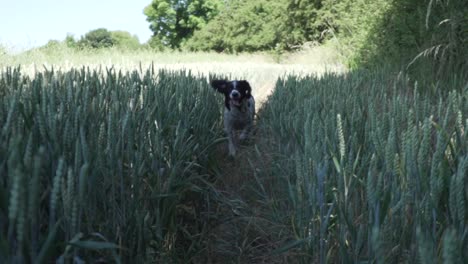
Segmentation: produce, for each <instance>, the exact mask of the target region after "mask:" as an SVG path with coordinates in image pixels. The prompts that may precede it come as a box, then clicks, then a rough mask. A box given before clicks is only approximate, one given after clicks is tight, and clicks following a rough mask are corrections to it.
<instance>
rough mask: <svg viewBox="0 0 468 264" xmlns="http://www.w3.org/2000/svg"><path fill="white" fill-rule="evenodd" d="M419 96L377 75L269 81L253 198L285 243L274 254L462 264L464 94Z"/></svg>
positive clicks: (467, 238) (453, 89)
mask: <svg viewBox="0 0 468 264" xmlns="http://www.w3.org/2000/svg"><path fill="white" fill-rule="evenodd" d="M417 85H418V84H417V83H411V82H409V81H408V79H407V78H406V77H405V76H403V75H401V76H399V77H398V78H393V77H392V76H390V75H389V74H387V73H385V72H384V71H383V70H382V71H380V72H377V71H376V72H353V73H349V74H345V75H337V74H334V73H330V74H327V75H325V76H323V77H322V78H320V77H314V76H310V77H308V78H305V79H298V78H297V77H295V76H288V77H287V78H284V79H280V80H278V82H277V85H276V90H275V92H274V93H273V94H272V96H271V97H269V100H268V101H267V103H266V104H265V106H264V108H263V110H262V112H261V113H259V116H260V117H261V119H260V121H259V126H260V131H261V133H262V137H264V138H267V139H268V140H267V144H266V145H267V147H265V149H268V152H269V153H273V154H271V156H272V161H271V168H270V169H267V170H266V171H264V172H263V179H268V181H265V180H264V181H262V182H259V184H260V185H261V186H260V187H261V188H262V189H270V190H271V191H270V192H269V193H267V194H264V195H263V196H261V197H259V199H265V200H267V201H274V202H270V204H272V208H271V211H272V212H275V217H274V219H277V221H278V219H282V220H281V221H283V223H284V224H285V225H288V226H289V228H290V232H291V233H290V234H291V236H290V242H289V243H285V244H283V246H282V247H279V248H278V249H277V250H276V251H275V253H276V254H283V253H286V252H288V253H289V254H286V255H287V256H290V257H291V259H290V260H291V261H293V260H295V261H297V260H298V259H299V260H300V262H301V263H310V262H313V263H359V262H372V263H374V262H375V263H400V262H409V263H418V262H419V263H439V262H444V263H463V261H464V262H466V260H467V259H468V255H467V252H468V247H467V245H468V229H467V228H468V227H467V219H468V218H467V216H468V215H467V195H468V191H467V190H468V187H467V184H468V183H467V182H466V181H467V177H466V175H467V172H466V171H467V164H468V155H467V150H468V145H467V142H468V141H467V133H466V131H467V129H468V117H467V116H466V115H467V113H468V100H467V99H468V90H467V87H466V84H465V83H464V82H463V81H462V80H454V81H453V82H451V83H447V84H445V85H446V86H447V87H443V90H445V91H450V92H447V93H440V94H439V96H437V97H433V96H430V93H420V92H419V89H418V87H417ZM275 153H276V154H275ZM265 186H269V188H266V187H265Z"/></svg>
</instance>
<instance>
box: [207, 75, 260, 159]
mask: <svg viewBox="0 0 468 264" xmlns="http://www.w3.org/2000/svg"><path fill="white" fill-rule="evenodd" d="M211 86H212V87H213V88H214V89H215V90H217V91H218V92H220V93H222V94H224V106H225V107H224V130H225V132H226V134H227V137H228V141H229V156H231V157H234V156H235V155H236V144H235V143H236V142H235V141H236V139H235V131H236V130H242V133H241V134H240V136H239V139H240V140H245V139H247V138H248V137H249V136H250V133H251V132H252V129H253V121H254V116H255V100H254V98H253V96H252V88H250V85H249V83H248V82H247V81H244V80H242V81H226V80H214V81H212V82H211Z"/></svg>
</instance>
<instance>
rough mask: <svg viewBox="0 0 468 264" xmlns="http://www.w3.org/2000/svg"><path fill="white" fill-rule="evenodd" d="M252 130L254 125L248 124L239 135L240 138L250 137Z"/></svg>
mask: <svg viewBox="0 0 468 264" xmlns="http://www.w3.org/2000/svg"><path fill="white" fill-rule="evenodd" d="M251 132H252V126H251V125H248V126H246V127H245V128H244V129H243V130H242V133H241V134H240V136H239V139H240V140H242V141H244V140H246V139H248V138H249V137H250V133H251Z"/></svg>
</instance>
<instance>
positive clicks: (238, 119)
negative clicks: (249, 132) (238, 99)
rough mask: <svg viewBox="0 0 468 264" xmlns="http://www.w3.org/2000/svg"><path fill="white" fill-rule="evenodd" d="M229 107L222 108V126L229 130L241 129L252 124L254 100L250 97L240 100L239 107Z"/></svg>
mask: <svg viewBox="0 0 468 264" xmlns="http://www.w3.org/2000/svg"><path fill="white" fill-rule="evenodd" d="M230 108H231V109H230V110H229V109H228V108H226V107H225V108H224V128H225V129H226V130H227V131H226V132H227V133H229V130H242V129H244V128H246V127H247V126H252V125H253V120H254V116H255V100H254V98H253V97H250V98H249V99H248V100H245V101H244V102H242V104H241V106H240V107H236V106H233V105H231V107H230Z"/></svg>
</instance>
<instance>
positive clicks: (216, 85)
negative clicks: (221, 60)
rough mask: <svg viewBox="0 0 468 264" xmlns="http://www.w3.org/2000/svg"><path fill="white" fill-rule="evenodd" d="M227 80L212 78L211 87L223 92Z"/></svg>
mask: <svg viewBox="0 0 468 264" xmlns="http://www.w3.org/2000/svg"><path fill="white" fill-rule="evenodd" d="M227 86H228V82H227V81H225V80H213V81H211V87H213V88H214V89H215V90H217V91H218V92H220V93H223V94H225V93H226V92H227V90H228V89H227Z"/></svg>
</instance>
